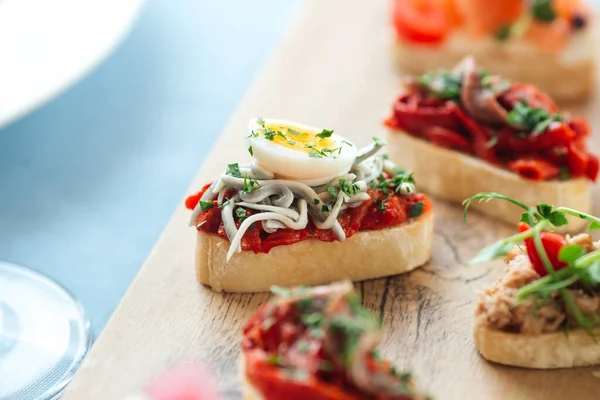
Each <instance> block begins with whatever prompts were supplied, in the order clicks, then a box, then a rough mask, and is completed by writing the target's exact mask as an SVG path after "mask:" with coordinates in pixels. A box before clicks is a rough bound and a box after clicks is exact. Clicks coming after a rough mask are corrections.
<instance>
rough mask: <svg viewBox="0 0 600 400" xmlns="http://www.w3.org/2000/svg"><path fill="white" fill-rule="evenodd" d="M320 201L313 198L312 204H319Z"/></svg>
mask: <svg viewBox="0 0 600 400" xmlns="http://www.w3.org/2000/svg"><path fill="white" fill-rule="evenodd" d="M320 202H321V200H319V199H313V204H314V205H317V204H319V203H320Z"/></svg>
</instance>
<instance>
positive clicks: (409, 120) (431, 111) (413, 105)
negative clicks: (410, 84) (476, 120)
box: [387, 93, 464, 137]
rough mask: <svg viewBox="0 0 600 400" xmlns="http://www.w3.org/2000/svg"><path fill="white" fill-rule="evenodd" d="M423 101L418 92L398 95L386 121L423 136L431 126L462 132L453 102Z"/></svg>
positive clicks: (393, 126) (393, 125) (390, 124)
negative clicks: (428, 102)
mask: <svg viewBox="0 0 600 400" xmlns="http://www.w3.org/2000/svg"><path fill="white" fill-rule="evenodd" d="M424 103H425V102H424V101H423V99H421V96H420V95H419V94H418V93H412V94H407V95H404V96H402V97H400V98H399V99H398V100H397V101H396V103H395V104H394V110H393V117H392V118H390V119H389V120H388V121H387V124H388V126H390V127H391V128H395V129H402V130H404V131H406V133H409V134H411V135H413V136H418V137H424V136H425V130H426V129H427V128H429V127H432V126H440V127H443V128H446V129H450V130H451V131H455V132H459V133H464V128H463V126H462V123H461V121H460V120H459V119H458V118H457V117H456V113H455V110H456V109H457V108H458V107H456V105H454V103H452V102H446V103H441V104H439V105H437V106H432V105H429V104H424Z"/></svg>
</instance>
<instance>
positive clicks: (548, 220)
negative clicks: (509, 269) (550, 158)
mask: <svg viewBox="0 0 600 400" xmlns="http://www.w3.org/2000/svg"><path fill="white" fill-rule="evenodd" d="M493 199H501V200H506V201H509V202H511V203H513V204H515V205H517V206H519V207H521V208H523V210H525V212H523V213H522V215H521V221H522V222H526V223H527V224H529V225H530V226H531V229H528V230H526V231H525V232H522V233H519V234H516V235H513V236H510V237H508V238H505V239H502V240H500V241H498V242H496V243H494V244H492V245H490V246H487V247H485V248H483V249H482V250H481V251H480V252H479V253H478V254H477V255H476V256H475V258H473V259H472V260H471V262H470V263H469V264H470V265H473V264H478V263H482V262H486V261H490V260H493V259H496V258H499V257H503V256H505V255H506V254H507V253H508V251H510V250H511V249H512V248H513V247H514V246H515V245H518V244H520V243H521V242H523V241H524V240H526V239H529V240H532V241H533V244H534V245H535V251H536V252H537V254H538V256H539V259H540V261H541V263H542V265H543V267H544V268H545V269H546V271H547V272H548V275H546V276H544V277H542V278H540V279H538V280H536V281H533V282H531V283H530V284H528V285H526V286H524V287H522V288H521V289H519V291H518V292H517V294H516V298H517V300H519V301H522V300H524V299H526V298H531V299H532V301H534V302H535V301H543V300H544V299H546V298H547V296H548V295H550V294H551V293H553V292H558V293H559V294H560V295H561V297H562V298H563V300H564V303H565V306H566V307H567V309H568V312H569V313H570V315H572V316H573V318H574V320H575V322H576V323H577V325H578V326H579V327H581V328H582V329H584V330H586V331H587V332H588V333H590V334H592V335H593V334H594V333H593V332H592V329H593V328H594V327H596V326H600V319H599V318H598V317H597V316H596V317H594V316H592V318H591V319H590V316H589V315H584V314H583V313H582V312H581V310H580V309H579V308H578V306H577V304H576V303H575V301H574V300H573V298H572V296H571V294H570V293H569V292H568V291H567V290H566V289H567V288H568V287H570V286H571V285H574V284H576V283H577V282H580V281H581V282H585V283H586V284H587V285H590V286H598V285H600V250H596V251H593V252H591V253H587V251H586V250H585V249H584V248H582V247H580V246H577V245H565V246H563V247H562V248H561V249H560V250H559V254H558V258H559V260H560V261H562V262H564V263H566V264H567V265H566V266H562V265H561V269H559V270H556V269H555V268H554V266H553V265H552V262H551V261H550V258H549V257H548V253H547V252H546V249H545V248H544V244H543V241H542V237H541V233H542V231H554V230H555V229H556V227H559V226H563V225H566V224H567V223H568V220H567V215H571V216H574V217H577V218H580V219H583V220H585V221H589V222H591V224H590V226H589V227H588V229H590V230H592V229H598V228H600V218H598V217H595V216H593V215H590V214H587V213H582V212H579V211H577V210H573V209H571V208H568V207H553V206H552V205H549V204H538V205H537V206H535V207H529V206H527V205H525V204H524V203H522V202H520V201H518V200H515V199H513V198H510V197H507V196H504V195H502V194H499V193H493V192H483V193H478V194H476V195H475V196H473V197H471V198H469V199H466V200H465V201H464V202H463V205H464V207H465V213H464V218H465V222H466V216H467V210H468V208H469V206H470V205H471V203H472V202H473V201H476V200H478V201H490V200H493ZM529 250H531V249H529Z"/></svg>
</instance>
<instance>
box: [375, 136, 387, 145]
mask: <svg viewBox="0 0 600 400" xmlns="http://www.w3.org/2000/svg"><path fill="white" fill-rule="evenodd" d="M373 142H374V143H375V145H377V146H382V147H383V146H387V143H386V142H384V141H383V140H381V139H379V138H378V137H377V136H373Z"/></svg>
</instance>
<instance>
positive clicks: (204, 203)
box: [200, 200, 214, 212]
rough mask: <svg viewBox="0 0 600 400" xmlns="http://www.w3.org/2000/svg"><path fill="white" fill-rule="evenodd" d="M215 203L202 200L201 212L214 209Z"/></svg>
mask: <svg viewBox="0 0 600 400" xmlns="http://www.w3.org/2000/svg"><path fill="white" fill-rule="evenodd" d="M213 205H214V204H213V202H212V201H202V200H200V210H201V211H203V212H204V211H208V210H210V209H211V208H213Z"/></svg>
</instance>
